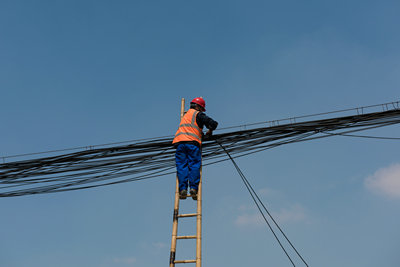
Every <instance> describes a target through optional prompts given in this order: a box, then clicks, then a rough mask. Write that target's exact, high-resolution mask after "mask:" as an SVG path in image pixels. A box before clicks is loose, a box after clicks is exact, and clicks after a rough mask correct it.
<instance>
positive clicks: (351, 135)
mask: <svg viewBox="0 0 400 267" xmlns="http://www.w3.org/2000/svg"><path fill="white" fill-rule="evenodd" d="M323 134H327V135H339V136H348V137H358V138H370V139H380V140H400V138H399V137H384V136H370V135H356V134H342V133H326V132H323Z"/></svg>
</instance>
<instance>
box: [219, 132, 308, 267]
mask: <svg viewBox="0 0 400 267" xmlns="http://www.w3.org/2000/svg"><path fill="white" fill-rule="evenodd" d="M215 142H216V143H217V144H218V145H219V146H220V147H221V148H222V149H223V150H224V152H225V153H226V154H227V155H228V157H229V159H230V160H231V161H232V163H233V166H234V167H235V169H236V171H237V172H238V174H239V176H240V178H241V179H242V181H243V183H244V185H245V186H246V188H247V191H248V192H249V194H250V196H251V198H252V199H253V201H254V203H255V204H256V206H257V209H258V211H259V212H260V213H261V216H262V217H263V218H264V221H265V223H266V224H267V225H268V227H269V229H270V230H271V232H272V234H273V235H274V237H275V239H276V241H277V242H278V244H279V246H280V247H281V248H282V250H283V252H284V253H285V255H286V256H287V258H288V259H289V260H290V262H291V263H292V265H293V266H296V265H295V264H294V262H293V260H292V258H291V257H290V256H289V254H288V252H287V251H286V249H285V247H284V246H283V244H282V242H281V241H280V240H279V238H278V236H277V235H276V233H275V231H274V229H273V228H272V226H271V224H270V223H269V221H268V220H267V218H266V216H265V214H264V212H263V211H262V209H261V207H260V205H261V206H262V207H263V209H264V210H265V212H266V213H267V214H268V216H269V217H270V219H271V220H272V221H273V223H274V224H275V226H276V227H277V228H278V229H279V231H280V232H281V234H282V235H283V236H284V238H285V239H286V241H287V242H288V243H289V244H290V246H291V247H292V249H293V250H294V251H295V252H296V254H297V256H299V258H300V259H301V260H302V261H303V263H304V264H305V265H306V266H307V267H308V264H307V262H306V261H305V260H304V258H303V257H302V256H301V255H300V253H299V252H298V250H297V249H296V248H295V247H294V245H293V243H292V242H291V241H290V240H289V238H288V237H287V235H286V234H285V233H284V232H283V230H282V228H281V227H280V226H279V225H278V223H277V222H276V221H275V219H274V218H273V216H272V215H271V213H270V212H269V211H268V209H267V207H266V206H265V205H264V203H263V202H262V201H261V199H260V197H259V196H258V194H257V193H256V191H255V190H254V188H253V186H252V185H251V184H250V182H249V180H248V179H247V178H246V176H245V175H244V174H243V172H242V170H241V169H240V168H239V166H238V165H237V163H236V161H235V160H234V159H233V158H232V156H231V155H230V154H229V152H228V151H227V150H226V149H225V147H224V146H223V145H222V144H221V143H220V142H219V141H218V139H215Z"/></svg>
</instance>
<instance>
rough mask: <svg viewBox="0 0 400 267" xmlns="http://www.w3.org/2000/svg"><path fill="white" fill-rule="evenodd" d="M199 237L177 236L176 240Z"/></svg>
mask: <svg viewBox="0 0 400 267" xmlns="http://www.w3.org/2000/svg"><path fill="white" fill-rule="evenodd" d="M196 238H197V236H195V235H183V236H177V237H176V239H196Z"/></svg>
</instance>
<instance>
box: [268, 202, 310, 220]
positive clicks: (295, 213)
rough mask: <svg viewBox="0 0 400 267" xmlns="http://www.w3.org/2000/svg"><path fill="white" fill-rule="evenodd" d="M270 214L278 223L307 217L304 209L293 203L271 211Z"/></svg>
mask: <svg viewBox="0 0 400 267" xmlns="http://www.w3.org/2000/svg"><path fill="white" fill-rule="evenodd" d="M272 216H273V217H274V219H275V220H276V221H277V222H278V223H287V222H301V221H305V220H306V219H307V216H306V212H305V209H304V207H303V206H301V205H300V204H294V205H293V206H291V207H290V208H288V209H281V210H280V211H279V212H273V213H272Z"/></svg>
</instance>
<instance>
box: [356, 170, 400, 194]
mask: <svg viewBox="0 0 400 267" xmlns="http://www.w3.org/2000/svg"><path fill="white" fill-rule="evenodd" d="M364 185H365V186H366V188H368V189H369V190H370V191H372V192H374V193H377V194H380V195H384V196H386V197H390V198H400V164H393V165H390V166H388V167H385V168H381V169H379V170H377V171H376V172H375V173H374V174H373V175H371V176H369V177H367V178H366V179H365V181H364Z"/></svg>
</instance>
